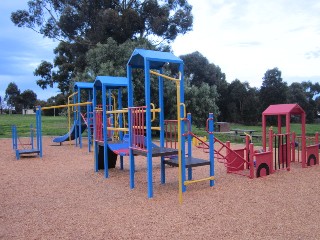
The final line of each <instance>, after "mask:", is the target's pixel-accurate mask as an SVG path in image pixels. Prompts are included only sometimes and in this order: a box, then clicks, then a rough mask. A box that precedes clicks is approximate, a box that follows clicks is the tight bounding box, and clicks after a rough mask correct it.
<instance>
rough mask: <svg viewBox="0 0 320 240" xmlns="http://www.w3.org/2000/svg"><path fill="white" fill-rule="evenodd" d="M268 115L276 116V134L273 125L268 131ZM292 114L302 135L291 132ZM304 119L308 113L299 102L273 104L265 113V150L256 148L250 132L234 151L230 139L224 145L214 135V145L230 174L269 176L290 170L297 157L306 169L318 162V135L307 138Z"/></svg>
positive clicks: (263, 135)
mask: <svg viewBox="0 0 320 240" xmlns="http://www.w3.org/2000/svg"><path fill="white" fill-rule="evenodd" d="M268 116H277V122H278V126H277V133H274V131H273V129H272V128H270V129H269V130H268V131H267V123H266V122H267V117H268ZM291 116H299V117H300V119H301V136H298V137H297V136H296V133H294V132H290V119H291ZM283 117H285V118H286V120H285V123H286V127H285V131H286V132H285V133H282V118H283ZM305 119H306V117H305V112H304V110H303V109H302V108H301V107H300V106H299V105H298V104H278V105H270V106H269V107H268V108H267V109H266V110H265V111H264V112H263V114H262V150H255V149H254V145H253V144H252V143H251V140H250V136H249V135H247V136H246V138H245V142H246V143H245V147H244V148H240V149H233V150H231V148H230V142H227V143H226V144H224V143H221V142H220V141H219V140H218V139H216V138H215V145H216V146H217V145H218V146H220V147H218V148H217V149H216V150H215V154H216V159H217V160H218V162H222V163H224V164H225V166H226V168H227V172H228V173H236V174H241V175H246V176H249V177H250V178H254V177H262V176H267V175H269V174H272V173H275V172H276V171H278V170H287V171H290V164H291V163H292V162H295V161H296V160H297V161H299V162H301V166H302V167H303V168H305V167H306V166H311V165H316V164H319V153H318V151H319V134H318V133H315V136H314V137H308V138H307V137H306V133H305ZM296 140H298V142H297V141H296ZM267 143H268V148H267ZM203 146H205V144H203ZM296 149H297V150H296ZM221 152H225V153H226V154H223V153H222V154H220V153H221Z"/></svg>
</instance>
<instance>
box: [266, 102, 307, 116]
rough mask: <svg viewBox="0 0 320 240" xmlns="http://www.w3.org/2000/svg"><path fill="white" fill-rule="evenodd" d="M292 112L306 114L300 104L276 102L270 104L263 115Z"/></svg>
mask: <svg viewBox="0 0 320 240" xmlns="http://www.w3.org/2000/svg"><path fill="white" fill-rule="evenodd" d="M287 113H290V114H294V115H295V114H305V112H304V110H303V109H302V108H301V107H300V106H299V105H298V104H276V105H270V106H269V107H268V108H267V109H266V110H264V112H263V113H262V114H263V115H285V114H287Z"/></svg>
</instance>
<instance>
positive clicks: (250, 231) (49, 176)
mask: <svg viewBox="0 0 320 240" xmlns="http://www.w3.org/2000/svg"><path fill="white" fill-rule="evenodd" d="M43 141H44V144H43V145H44V148H43V158H42V159H40V158H38V157H21V160H19V161H17V160H15V154H14V152H13V150H12V145H11V139H0V146H1V147H0V149H1V152H0V154H1V155H0V239H237V240H239V239H320V184H319V174H320V166H313V167H309V168H305V169H302V168H301V166H300V164H298V163H294V164H292V168H291V171H289V172H288V171H279V172H276V173H275V174H272V175H270V176H268V177H264V178H258V179H257V178H256V179H249V178H247V177H243V176H239V175H234V174H227V173H226V169H225V167H224V166H223V164H221V163H216V164H215V169H216V181H215V186H214V187H209V183H208V182H200V183H196V184H192V185H190V186H188V190H187V192H186V193H184V194H183V204H181V205H180V204H179V201H178V179H177V176H178V174H177V173H178V171H177V168H173V167H167V168H166V177H167V179H166V180H167V183H166V184H164V185H161V184H160V160H159V158H155V159H154V161H153V176H154V198H152V199H148V198H147V181H146V159H145V158H143V157H137V158H136V187H135V189H133V190H130V188H129V171H128V169H129V165H128V161H127V159H125V164H124V167H125V170H120V168H119V161H118V163H117V166H116V168H115V169H110V171H109V174H110V177H109V178H108V179H105V178H104V177H103V171H99V172H98V173H96V172H94V170H93V165H94V162H93V153H88V151H87V145H86V144H84V147H83V148H82V149H79V148H77V147H75V146H74V145H69V144H68V143H65V144H63V145H62V146H57V145H55V144H52V143H51V138H47V137H45V138H44V140H43ZM194 155H195V156H196V157H199V158H206V159H207V158H208V154H207V153H204V152H203V151H202V150H201V149H194ZM208 173H209V168H208V166H203V167H198V168H195V169H194V177H195V178H203V177H207V176H208Z"/></svg>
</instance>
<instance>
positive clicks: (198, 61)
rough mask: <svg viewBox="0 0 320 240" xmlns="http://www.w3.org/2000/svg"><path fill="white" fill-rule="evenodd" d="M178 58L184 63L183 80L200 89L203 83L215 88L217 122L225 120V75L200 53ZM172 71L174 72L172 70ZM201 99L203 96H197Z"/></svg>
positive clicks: (226, 96)
mask: <svg viewBox="0 0 320 240" xmlns="http://www.w3.org/2000/svg"><path fill="white" fill-rule="evenodd" d="M180 58H181V59H182V60H183V62H184V66H185V67H184V74H185V79H186V80H187V81H188V82H189V83H190V84H191V85H195V86H198V87H200V86H201V85H202V84H203V83H207V84H208V85H209V86H215V87H216V91H217V93H218V94H219V97H217V98H216V99H215V101H216V102H215V104H216V105H217V107H218V112H219V115H217V116H216V117H217V118H219V120H221V121H222V120H226V118H227V116H228V109H227V107H226V106H227V104H228V103H229V96H228V85H229V84H228V82H227V81H226V75H225V73H223V72H222V70H221V68H220V67H219V66H216V65H215V64H213V63H210V62H209V60H208V59H207V58H206V57H204V56H203V55H202V54H201V53H200V52H193V53H190V54H186V55H182V56H180ZM173 71H174V70H173ZM199 97H200V98H201V99H203V98H204V96H199Z"/></svg>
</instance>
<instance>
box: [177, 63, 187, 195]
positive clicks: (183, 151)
mask: <svg viewBox="0 0 320 240" xmlns="http://www.w3.org/2000/svg"><path fill="white" fill-rule="evenodd" d="M179 72H180V74H181V79H180V103H184V80H183V77H184V75H183V64H182V63H180V64H179ZM179 107H180V119H178V121H180V122H181V126H180V127H181V134H182V136H181V143H180V146H181V163H182V164H181V165H182V166H181V171H182V173H181V176H182V192H185V191H186V186H185V185H184V182H185V180H186V153H185V137H184V135H183V133H184V130H185V129H184V121H183V120H181V119H182V118H184V117H185V116H184V110H185V109H184V108H183V106H182V105H181V106H179Z"/></svg>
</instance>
